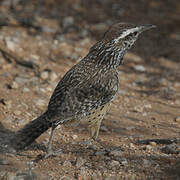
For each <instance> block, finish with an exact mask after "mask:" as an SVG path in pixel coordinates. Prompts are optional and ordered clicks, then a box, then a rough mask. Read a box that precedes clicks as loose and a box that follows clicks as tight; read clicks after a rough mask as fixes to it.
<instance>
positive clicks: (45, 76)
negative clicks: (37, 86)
mask: <svg viewBox="0 0 180 180" xmlns="http://www.w3.org/2000/svg"><path fill="white" fill-rule="evenodd" d="M48 77H49V73H48V71H43V72H42V73H41V78H42V79H44V80H46V79H48Z"/></svg>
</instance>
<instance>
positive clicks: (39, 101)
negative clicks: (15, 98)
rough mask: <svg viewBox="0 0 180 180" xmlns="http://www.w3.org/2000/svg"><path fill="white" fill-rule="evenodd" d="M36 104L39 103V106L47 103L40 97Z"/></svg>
mask: <svg viewBox="0 0 180 180" xmlns="http://www.w3.org/2000/svg"><path fill="white" fill-rule="evenodd" d="M36 105H37V106H38V107H42V106H45V105H46V101H45V100H43V99H38V100H36Z"/></svg>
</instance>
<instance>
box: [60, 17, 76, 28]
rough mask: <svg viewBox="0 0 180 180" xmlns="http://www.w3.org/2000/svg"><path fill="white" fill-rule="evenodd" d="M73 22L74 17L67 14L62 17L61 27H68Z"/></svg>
mask: <svg viewBox="0 0 180 180" xmlns="http://www.w3.org/2000/svg"><path fill="white" fill-rule="evenodd" d="M73 24H74V18H73V17H72V16H67V17H65V18H63V20H62V26H63V28H67V27H70V26H72V25H73Z"/></svg>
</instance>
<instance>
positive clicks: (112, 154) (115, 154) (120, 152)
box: [109, 150, 123, 156]
mask: <svg viewBox="0 0 180 180" xmlns="http://www.w3.org/2000/svg"><path fill="white" fill-rule="evenodd" d="M122 153H123V152H122V151H120V150H114V151H111V152H110V153H109V155H110V156H122Z"/></svg>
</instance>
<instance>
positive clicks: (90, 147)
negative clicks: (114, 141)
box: [88, 144, 99, 151]
mask: <svg viewBox="0 0 180 180" xmlns="http://www.w3.org/2000/svg"><path fill="white" fill-rule="evenodd" d="M88 149H92V150H94V151H97V150H98V149H99V147H98V146H96V145H95V144H92V145H89V146H88Z"/></svg>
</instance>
